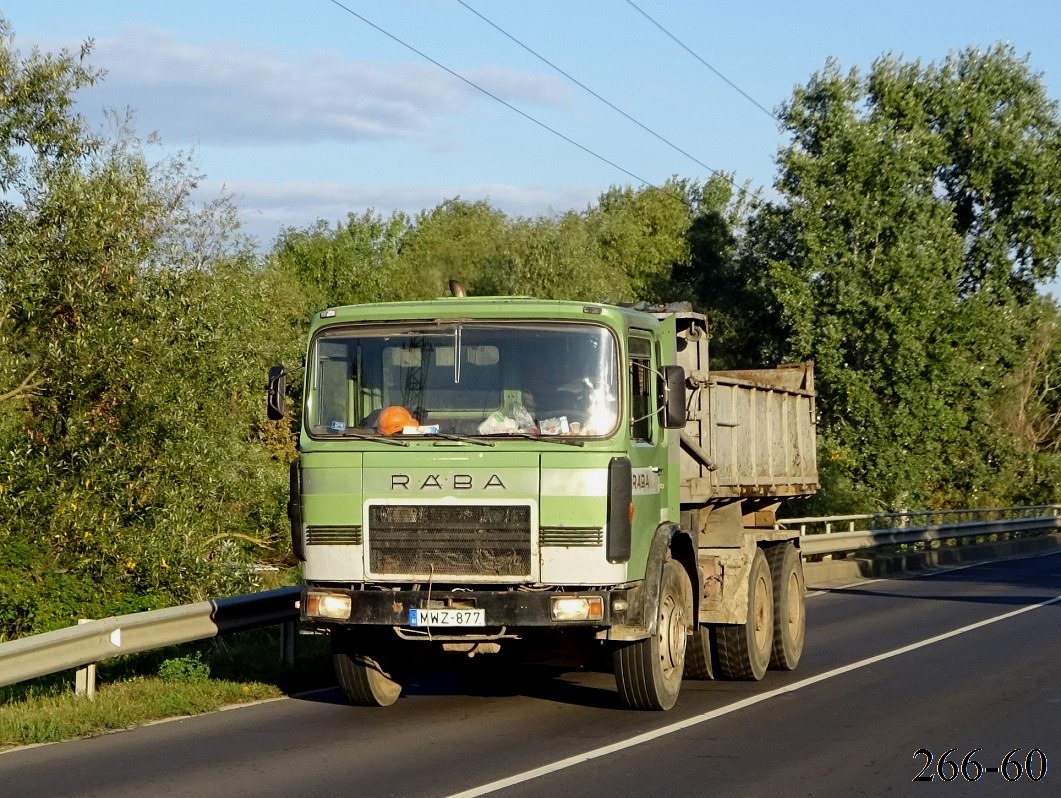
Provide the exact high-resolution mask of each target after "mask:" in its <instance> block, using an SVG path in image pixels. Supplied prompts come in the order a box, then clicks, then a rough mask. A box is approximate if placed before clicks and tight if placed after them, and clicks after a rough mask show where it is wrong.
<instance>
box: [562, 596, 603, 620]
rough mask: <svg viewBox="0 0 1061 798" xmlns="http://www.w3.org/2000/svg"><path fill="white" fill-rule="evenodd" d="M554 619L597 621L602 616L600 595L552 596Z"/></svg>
mask: <svg viewBox="0 0 1061 798" xmlns="http://www.w3.org/2000/svg"><path fill="white" fill-rule="evenodd" d="M552 616H553V620H554V621H599V620H601V619H603V618H604V599H603V598H602V597H600V596H553V606H552Z"/></svg>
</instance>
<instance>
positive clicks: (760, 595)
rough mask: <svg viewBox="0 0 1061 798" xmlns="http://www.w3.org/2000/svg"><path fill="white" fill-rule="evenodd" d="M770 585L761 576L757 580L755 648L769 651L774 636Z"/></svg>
mask: <svg viewBox="0 0 1061 798" xmlns="http://www.w3.org/2000/svg"><path fill="white" fill-rule="evenodd" d="M770 601H771V596H770V586H769V585H767V583H766V580H765V579H763V578H762V577H760V578H759V579H756V580H755V607H754V617H755V650H756V651H767V650H768V649H769V646H770V642H771V639H772V637H773V633H774V630H773V624H772V623H771V622H770V613H769V607H770Z"/></svg>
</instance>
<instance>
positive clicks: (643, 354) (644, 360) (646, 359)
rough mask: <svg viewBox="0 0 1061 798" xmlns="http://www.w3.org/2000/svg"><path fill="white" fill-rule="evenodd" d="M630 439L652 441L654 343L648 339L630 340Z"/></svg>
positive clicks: (634, 338)
mask: <svg viewBox="0 0 1061 798" xmlns="http://www.w3.org/2000/svg"><path fill="white" fill-rule="evenodd" d="M629 371H630V437H631V438H633V439H634V440H635V441H645V442H649V443H650V442H651V441H652V418H653V415H654V408H653V406H652V405H653V397H654V393H655V392H654V391H653V390H652V386H653V384H654V382H655V381H654V380H653V379H652V342H651V341H650V340H649V339H647V338H638V337H632V338H631V339H630V368H629Z"/></svg>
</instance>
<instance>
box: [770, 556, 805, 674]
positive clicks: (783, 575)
mask: <svg viewBox="0 0 1061 798" xmlns="http://www.w3.org/2000/svg"><path fill="white" fill-rule="evenodd" d="M766 560H767V562H768V563H769V564H770V577H771V579H772V580H773V583H774V635H773V650H772V651H771V653H770V667H771V668H775V669H777V670H783V671H790V670H793V669H795V667H796V666H797V665H798V664H799V658H800V656H801V655H802V654H803V640H804V638H805V637H806V631H807V613H806V607H805V605H804V592H805V589H806V586H805V583H804V581H803V565H802V563H801V562H800V559H799V551H798V550H797V549H796V547H795V546H793V545H792V544H791V543H782V544H779V545H777V546H771V547H770V548H768V549H767V550H766Z"/></svg>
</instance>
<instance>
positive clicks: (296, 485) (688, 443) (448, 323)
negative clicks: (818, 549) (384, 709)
mask: <svg viewBox="0 0 1061 798" xmlns="http://www.w3.org/2000/svg"><path fill="white" fill-rule="evenodd" d="M697 320H703V317H702V316H698V314H692V313H691V312H690V313H684V314H683V313H675V312H669V311H663V312H657V313H653V312H645V311H644V310H638V309H634V308H627V307H618V306H609V305H601V304H593V303H576V302H554V301H542V300H535V299H531V298H525V297H489V298H446V299H440V300H437V301H433V302H417V303H387V304H378V305H360V306H351V307H340V308H329V309H327V310H324V311H322V312H321V313H319V314H317V316H316V317H315V318H314V320H313V323H312V325H311V330H310V336H309V343H308V349H307V355H306V370H305V386H304V405H303V407H302V425H301V430H300V435H299V445H298V448H299V452H300V455H299V458H298V460H296V461H295V463H293V464H292V472H291V488H292V493H291V498H290V502H289V514H290V516H291V522H292V542H293V549H294V552H295V554H296V555H297V556H298V558H299V559H300V560H301V561H302V570H303V578H304V580H305V585H304V590H303V596H302V602H301V612H302V617H303V620H304V621H305V622H306V623H308V624H310V625H312V626H314V627H317V628H319V629H322V630H326V631H328V632H330V633H331V635H332V643H333V660H334V663H335V668H336V674H337V677H338V680H339V683H340V685H341V686H342V688H343V690H344V692H345V693H346V695H347V697H348V698H349V699H350V700H351V701H353V702H354V703H358V704H363V705H376V706H383V705H387V704H390V703H393V702H394V701H395V700H397V698H398V696H399V695H400V693H401V689H402V686H403V684H404V683H405V681H406V680H407V679H408V678H409V674H411V673H412V672H413V670H414V669H415V666H416V664H417V663H423V662H426V661H433V660H434V658H435V657H437V656H438V655H461V656H469V655H477V654H491V653H497V652H499V651H501V650H503V649H512V650H521V649H522V650H524V651H526V650H527V649H528V648H530V649H534V648H538V647H546V646H549V645H551V644H553V643H556V642H557V641H563V646H562V647H564V648H567V649H571V648H572V647H574V648H576V649H581V650H582V651H584V652H586V653H589V654H597V655H599V654H601V653H604V654H606V655H609V656H610V657H611V659H612V661H613V664H614V668H615V671H616V681H617V685H618V687H619V692H620V694H621V695H622V697H623V699H624V700H625V701H626V703H627V704H628V705H630V706H632V707H635V708H642V709H666V708H669V707H670V706H671V705H673V703H674V701H675V700H676V698H677V695H678V690H679V688H680V684H681V680H682V678H683V673H686V672H688V673H689V674H690V675H697V674H699V675H700V676H701V677H703V676H705V675H710V674H708V673H706V671H710V670H712V667H711V662H712V657H713V655H712V653H711V652H712V645H713V638H712V633H711V629H712V628H713V626H714V624H708V623H701V605H704V607H705V608H706V609H707V610H708V612H709V614H708V616H705V617H708V618H711V619H712V620H715V621H725V622H731V621H732V623H722V624H720V625H723V626H724V625H733V626H743V627H747V626H748V614H749V606H750V607H751V608H752V611H753V612H754V611H755V610H756V609H757V606H756V603H755V601H756V596H755V595H754V594H748V591H747V590H745V591H744V593H745V594H746V595H745V596H744V599H743V601H742V600H740V599H739V598H736V597H734V596H731V595H730V594H732V593H734V592H741V590H740V588H739V587H732V588H731V589H730V590H728V591H722V590H719V589H718V588H719V585H722V584H724V583H725V581H726V580H727V579H729V580H730V584H731V586H735V585H736V584H737V581H738V580H746V579H747V578H748V575H749V574H751V573H752V571H753V570H754V569H753V568H752V565H751V560H752V559H754V551H753V550H757V549H758V547H759V546H760V544H762V543H764V542H765V543H768V544H774V543H778V542H787V543H788V546H789V548H794V546H793V544H792V542H791V540H790V539H788V537H787V536H788V533H783V534H782V536H781V538H782V539H781V540H778V541H775V540H772V539H769V538H771V535H773V537H778V535H777V534H776V533H770V534H767V538H768V539H766V540H760V539H759V538H758V537H756V536H751V537H749V536H748V535H746V534H745V533H744V527H743V522H744V520H745V517H746V515H747V513H744V512H743V511H741V503H742V502H743V501H744V499H745V498H748V499H751V500H752V502H753V503H754V505H755V509H754V510H753V511H752V512H761V511H762V509H763V508H765V507H769V506H771V505H775V506H776V499H775V498H774V493H776V491H769V490H768V491H766V493H765V494H764V496H758V497H752V496H748V497H743V496H740V495H737V496H730V495H721V496H720V497H717V500H716V499H715V498H714V497H713V496H712V495H711V494H712V492H713V491H714V492H718V491H719V490H720V488H721V486H720V484H719V480H718V479H713V478H712V477H711V474H712V473H713V471H717V470H718V469H717V465H716V463H715V462H714V460H713V459H712V457H713V455H712V454H711V453H710V452H709V451H707V449H709V448H710V446H711V445H712V440H707V441H706V446H704V445H701V443H704V442H705V441H704V438H703V436H702V435H701V434H700V433H699V432H697V434H696V435H690V434H689V433H688V432H687V428H689V429H690V430H694V429H695V430H699V424H700V420H699V419H698V418H695V416H696V415H697V413H700V412H701V410H699V409H698V408H701V405H702V399H703V396H702V395H701V394H702V392H703V389H704V386H703V385H701V384H700V382H697V380H702V379H703V378H704V375H703V374H699V375H697V374H696V372H697V369H695V368H691V369H690V368H686V367H684V366H683V365H681V362H682V360H683V358H684V359H685V360H688V357H687V354H688V353H686V354H683V352H685V350H687V349H688V348H689V346H690V345H691V344H692V345H693V346H697V345H699V344H697V343H696V341H690V336H693V337H694V338H696V337H697V336H700V335H702V336H703V340H702V343H703V345H704V346H706V321H703V322H702V323H703V327H702V329H700V328H698V327H697V326H696V322H697ZM679 327H681V328H682V329H681V330H680V329H679ZM679 350H681V351H679ZM704 360H705V362H706V353H705V356H704ZM687 365H689V366H696V365H697V361H688V363H687ZM690 372H693V373H692V374H691V373H690ZM281 374H282V371H280V370H277V371H276V372H275V374H274V377H275V378H277V379H274V380H273V381H272V382H271V386H272V387H271V396H270V404H271V407H272V408H273V413H272V415H273V416H274V417H275V416H276V415H279V414H281V413H282V411H283V407H282V393H283V391H282V387H283V386H282V380H280V379H278V378H279V377H280V376H281ZM691 378H692V379H691ZM712 387H713V386H712ZM709 409H710V408H708V410H709ZM689 411H692V415H693V416H694V417H693V418H690V417H689V415H690V412H689ZM686 439H687V440H686ZM683 440H685V446H684V447H683ZM811 442H813V441H811ZM697 451H698V453H697ZM811 460H813V455H811ZM686 461H689V462H686ZM694 471H695V472H696V474H697V475H698V476H694V475H693V472H694ZM686 472H688V473H686ZM705 472H706V473H707V474H708V478H707V479H706V480H705V479H704V477H703V474H704V473H705ZM683 474H684V476H683ZM720 476H721V475H720ZM738 476H739V475H738ZM815 478H816V474H815ZM799 489H800V490H803V491H805V490H806V489H807V485H805V484H803V485H800V487H799ZM722 493H723V494H725V493H726V491H725V490H722ZM683 494H687V495H684V499H685V501H683ZM764 498H765V499H767V501H766V502H765V503H764V501H763V499H764ZM734 506H737V509H738V512H737V513H736V514H734V513H733V511H732V508H733V507H734ZM723 507H727V508H730V509H729V511H728V515H727V513H724V512H722V513H720V512H716V511H718V510H720V509H721V508H723ZM713 514H714V518H712V515H713ZM722 516H726V517H725V518H723V519H722V521H723V522H724V523H722V524H721V525H720V524H719V523H718V519H719V518H722ZM734 524H736V527H734V526H733V525H734ZM723 527H725V529H723ZM716 528H717V529H716ZM718 529H723V533H724V534H723V535H721V536H719V535H715V537H716V538H717V540H714V541H713V538H712V534H713V533H714V532H717V531H718ZM726 535H728V538H726V539H725V540H724V539H723V538H724V537H725V536H726ZM749 541H751V542H750V543H749ZM712 542H715V543H718V542H721V543H726V544H733V543H734V542H736V544H737V545H736V547H735V548H736V551H733V550H732V549H734V546H733V545H723V546H721V547H719V546H712V545H711V544H712ZM764 548H765V547H764ZM791 559H792V557H791V554H790V555H789V560H790V561H791ZM745 561H747V562H745ZM796 562H797V564H798V556H797V557H796ZM790 566H791V563H790ZM760 570H762V569H761V568H760ZM799 575H800V578H801V576H802V571H801V569H800V570H799ZM767 576H768V577H769V576H770V574H769V573H767ZM761 587H762V586H761V585H760V588H761ZM797 587H800V589H801V583H800V586H797ZM723 592H725V593H726V595H725V599H726V601H728V604H727V603H726V601H723V600H722V599H721V594H722V593H723ZM753 593H754V591H753ZM767 593H768V595H767V596H766V597H765V599H764V598H763V597H762V596H759V604H763V603H764V602H765V603H766V604H768V605H770V609H771V611H772V609H773V598H772V595H770V594H771V593H772V586H771V585H769V584H768V585H767ZM801 600H802V594H801V595H800V601H801ZM712 602H713V603H712ZM711 608H713V609H711ZM711 612H713V613H714V614H713V615H711V614H710V613H711ZM761 620H762V619H760V621H761ZM770 624H771V630H770V634H769V637H770V638H771V641H772V638H773V633H774V632H773V629H772V626H773V621H772V615H771V621H770ZM753 632H754V630H753ZM752 638H753V639H752V643H754V642H755V640H754V634H753V635H752ZM752 643H748V644H746V645H745V647H747V646H750V645H751V644H752ZM690 645H691V646H692V648H691V650H690V654H691V656H690V658H689V664H688V665H687V663H686V659H687V657H686V653H687V649H689V647H690ZM714 645H716V646H717V643H716V644H714ZM733 645H734V646H737V644H733ZM742 645H743V644H742ZM731 647H733V646H731ZM737 647H738V648H739V647H740V646H737ZM760 659H761V657H760ZM697 663H699V665H697ZM705 663H706V664H705ZM760 676H761V674H760Z"/></svg>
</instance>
